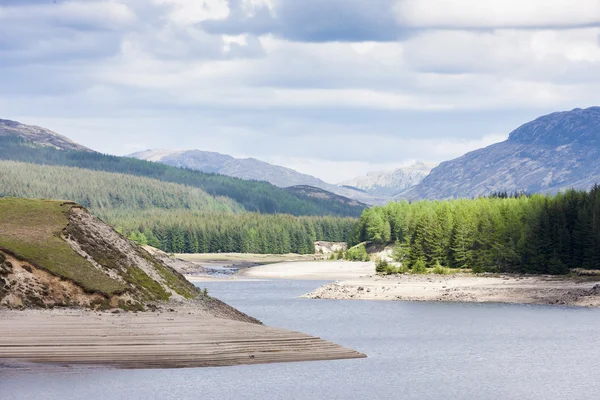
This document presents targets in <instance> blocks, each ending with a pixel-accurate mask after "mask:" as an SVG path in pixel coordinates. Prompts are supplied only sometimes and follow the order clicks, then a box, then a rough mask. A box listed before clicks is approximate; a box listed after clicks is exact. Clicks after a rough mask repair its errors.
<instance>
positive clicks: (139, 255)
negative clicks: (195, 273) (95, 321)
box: [0, 198, 199, 309]
mask: <svg viewBox="0 0 600 400" xmlns="http://www.w3.org/2000/svg"><path fill="white" fill-rule="evenodd" d="M198 295H199V290H198V289H197V288H196V287H195V286H194V285H192V284H191V283H189V282H188V281H187V280H186V279H185V278H184V277H183V276H181V275H180V274H179V273H177V272H176V271H175V270H173V269H171V268H170V267H169V266H167V265H166V264H164V263H163V262H162V261H160V260H158V259H156V258H154V257H152V256H151V255H150V254H149V253H147V252H146V251H144V250H143V249H141V248H140V247H139V246H137V245H136V244H134V243H133V242H131V241H129V240H127V239H125V238H124V237H122V236H121V235H119V234H118V233H117V232H115V231H114V230H113V229H112V228H110V227H109V226H108V225H106V224H104V223H103V222H102V221H100V220H99V219H97V218H95V217H93V216H92V215H90V214H89V213H88V212H87V210H86V209H84V208H83V207H81V206H78V205H77V204H75V203H70V202H69V203H65V202H60V201H44V200H25V199H14V198H6V199H0V304H1V305H8V306H14V307H20V306H57V305H63V306H67V305H81V306H88V307H102V308H109V307H122V308H126V309H142V308H143V305H144V304H146V302H153V301H164V300H168V299H170V298H178V299H189V298H193V297H196V296H198Z"/></svg>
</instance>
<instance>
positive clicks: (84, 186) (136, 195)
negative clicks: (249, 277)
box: [0, 161, 245, 214]
mask: <svg viewBox="0 0 600 400" xmlns="http://www.w3.org/2000/svg"><path fill="white" fill-rule="evenodd" d="M0 177H1V178H2V179H0V197H9V196H10V197H23V198H39V199H54V200H62V199H68V200H71V201H75V202H77V203H78V204H80V205H82V206H84V207H87V208H89V209H90V210H92V211H93V212H94V213H95V214H97V213H99V212H103V211H108V210H114V209H118V210H123V211H131V212H134V211H136V210H147V209H153V208H160V209H165V210H188V211H205V212H226V213H238V212H243V211H245V210H244V208H243V207H242V206H241V205H240V204H238V203H236V202H235V201H233V200H231V199H230V198H227V197H213V196H210V195H209V194H207V193H206V192H204V191H203V190H201V189H198V188H194V187H189V186H186V185H182V184H177V183H170V182H161V181H159V180H157V179H150V178H144V177H139V176H134V175H127V174H120V173H112V172H103V171H92V170H87V169H83V168H76V167H62V166H48V165H37V164H30V163H22V162H14V161H0Z"/></svg>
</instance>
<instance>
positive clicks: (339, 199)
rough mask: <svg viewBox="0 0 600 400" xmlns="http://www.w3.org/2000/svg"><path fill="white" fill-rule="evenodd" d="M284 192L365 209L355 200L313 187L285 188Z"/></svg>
mask: <svg viewBox="0 0 600 400" xmlns="http://www.w3.org/2000/svg"><path fill="white" fill-rule="evenodd" d="M285 190H286V191H287V192H289V193H293V194H295V195H296V196H304V197H310V198H314V199H321V200H326V201H334V202H336V203H340V204H342V205H345V206H350V207H362V208H366V207H367V205H366V204H363V203H361V202H359V201H357V200H354V199H349V198H347V197H344V196H340V195H337V194H335V193H331V192H328V191H327V190H323V189H319V188H317V187H314V186H307V185H297V186H290V187H287V188H285Z"/></svg>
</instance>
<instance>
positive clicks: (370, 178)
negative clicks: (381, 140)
mask: <svg viewBox="0 0 600 400" xmlns="http://www.w3.org/2000/svg"><path fill="white" fill-rule="evenodd" d="M435 166H436V164H433V163H426V162H424V161H417V162H415V163H414V164H411V165H408V166H406V167H402V168H398V169H395V170H391V171H372V172H368V173H367V174H366V175H365V176H361V177H358V178H354V179H351V180H348V181H344V182H340V183H339V185H341V186H346V187H355V188H357V189H360V190H363V191H365V192H366V193H369V194H372V195H377V196H392V197H393V196H396V195H398V194H399V193H401V192H402V191H404V190H406V189H408V188H410V187H412V186H415V185H417V184H419V183H420V182H421V181H422V180H423V179H424V178H425V177H426V176H427V175H428V174H429V172H430V171H431V170H432V169H433V168H434V167H435Z"/></svg>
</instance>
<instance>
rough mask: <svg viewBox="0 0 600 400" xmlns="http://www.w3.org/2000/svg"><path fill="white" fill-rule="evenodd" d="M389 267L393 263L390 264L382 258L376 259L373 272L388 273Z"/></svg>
mask: <svg viewBox="0 0 600 400" xmlns="http://www.w3.org/2000/svg"><path fill="white" fill-rule="evenodd" d="M390 267H392V268H393V267H394V266H393V265H390V264H389V263H388V262H387V261H386V260H382V259H378V260H377V262H376V263H375V272H377V273H378V274H384V273H385V274H387V275H390V273H389V272H388V270H389V268H390Z"/></svg>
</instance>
